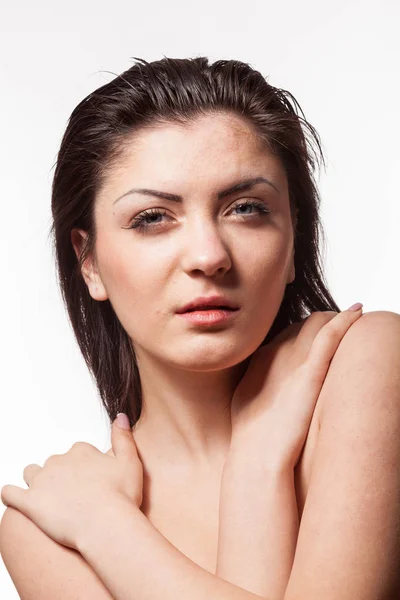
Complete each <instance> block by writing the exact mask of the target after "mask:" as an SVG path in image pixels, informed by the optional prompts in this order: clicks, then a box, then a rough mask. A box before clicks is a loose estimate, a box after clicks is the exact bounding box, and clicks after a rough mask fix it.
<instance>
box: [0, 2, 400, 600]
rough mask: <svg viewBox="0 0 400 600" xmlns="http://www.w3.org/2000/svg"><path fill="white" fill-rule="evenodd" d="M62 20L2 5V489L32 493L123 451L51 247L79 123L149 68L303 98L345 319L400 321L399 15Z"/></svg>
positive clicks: (362, 8) (76, 9)
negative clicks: (55, 460)
mask: <svg viewBox="0 0 400 600" xmlns="http://www.w3.org/2000/svg"><path fill="white" fill-rule="evenodd" d="M57 4H58V3H57V2H49V1H48V2H43V1H42V2H40V1H37V2H28V1H27V0H26V1H25V2H21V1H20V2H13V0H5V1H4V0H3V2H2V4H1V5H0V52H1V53H0V77H1V84H0V85H1V88H0V128H1V129H0V131H1V137H0V171H1V179H0V184H1V205H0V206H1V234H0V250H1V252H0V257H1V265H0V267H1V273H0V277H1V279H0V281H1V294H0V308H1V310H0V314H1V320H2V328H1V333H2V344H1V350H0V352H1V362H0V364H1V389H0V402H1V421H0V487H1V486H3V485H5V484H6V483H12V484H14V485H19V486H21V487H24V488H25V487H26V485H25V483H24V481H23V479H22V472H23V469H24V467H25V466H26V465H27V464H29V463H32V462H36V463H38V464H41V465H42V464H43V462H44V461H45V460H46V458H47V457H48V456H49V455H50V454H60V453H64V452H66V451H67V450H68V449H69V448H70V446H71V445H72V444H73V443H74V442H75V441H77V440H83V441H87V442H89V443H92V444H94V445H95V446H97V447H98V448H99V449H100V450H102V451H105V450H106V449H108V448H109V446H110V444H109V424H108V420H107V416H106V414H105V411H103V409H102V408H101V405H100V399H99V398H98V396H97V392H96V390H95V387H94V384H93V383H92V381H91V379H90V376H89V373H88V371H87V369H86V366H85V364H84V361H83V358H82V357H81V355H80V352H79V349H78V346H77V344H76V342H75V339H74V337H73V334H72V329H71V328H70V326H69V323H68V320H67V316H66V312H65V310H64V307H63V305H62V302H61V297H60V294H59V291H58V287H57V285H56V277H55V270H54V266H53V263H52V256H51V248H50V241H49V239H48V237H47V234H48V230H49V227H50V224H51V220H50V185H51V179H52V175H53V168H52V167H53V164H54V161H55V158H56V153H57V151H58V148H59V144H60V141H61V137H62V134H63V132H64V129H65V127H66V123H67V119H68V117H69V115H70V113H71V112H72V110H73V108H74V107H75V106H76V104H78V102H79V101H80V100H81V99H83V98H84V97H85V96H86V95H87V94H89V93H90V92H91V91H93V90H94V89H95V88H97V87H99V86H101V85H103V84H104V83H106V82H108V81H110V80H111V79H112V78H113V77H114V76H115V75H117V74H118V73H121V72H122V71H124V70H126V69H128V68H129V67H130V66H132V64H133V62H132V61H131V60H130V58H131V57H133V56H138V57H142V58H145V59H146V60H148V61H151V60H159V59H161V58H162V57H163V55H166V56H170V57H174V58H183V57H194V56H200V55H201V56H208V57H209V59H210V60H211V61H214V60H217V59H238V60H241V61H244V62H248V63H250V64H251V65H252V66H253V67H254V68H256V69H257V70H259V71H261V72H262V73H263V74H264V76H266V77H267V78H268V81H269V83H271V84H272V85H275V86H277V87H281V88H284V89H287V90H289V91H291V92H292V93H293V94H294V96H295V97H296V99H297V100H298V101H299V103H300V105H301V107H302V108H303V110H304V112H305V116H306V118H307V119H308V120H309V121H310V122H311V123H312V124H313V125H314V126H315V127H316V129H317V131H318V132H319V133H320V135H321V138H322V142H323V147H324V150H325V154H326V158H327V169H326V172H321V174H320V178H319V182H320V189H321V193H322V218H323V224H324V227H325V231H326V236H327V246H326V252H325V264H326V273H327V280H328V284H329V287H330V289H331V291H332V293H333V296H334V298H335V299H336V301H337V302H338V304H339V306H340V307H341V309H345V308H347V307H348V306H350V305H351V304H353V303H354V302H357V301H361V302H363V303H364V310H365V311H373V310H391V311H395V312H400V284H399V267H398V262H399V257H400V242H399V238H400V202H399V183H398V174H399V172H400V149H399V138H400V116H399V107H400V99H399V92H400V84H399V78H400V77H399V62H400V41H399V40H400V36H399V34H398V32H399V25H400V23H399V21H400V4H399V3H398V2H396V1H395V0H392V1H391V0H379V1H378V0H375V1H373V2H371V1H366V0H362V1H361V0H360V1H349V0H346V1H344V0H335V2H326V1H325V2H322V1H321V0H319V1H317V0H302V2H296V1H295V0H292V1H288V2H268V1H267V0H264V1H259V2H254V1H252V0H248V1H247V2H245V3H243V2H240V3H237V4H236V3H235V2H234V1H231V2H226V1H220V2H215V1H213V2H210V1H209V0H202V2H196V3H193V4H191V3H190V2H183V1H182V2H177V1H175V2H171V1H168V2H163V3H161V2H160V1H159V2H156V3H154V2H147V3H137V4H135V3H134V2H132V1H130V2H128V1H126V2H124V1H122V0H114V1H113V2H110V3H105V4H104V5H101V4H100V3H99V2H98V1H96V2H95V1H94V0H90V1H86V2H85V1H80V2H76V0H70V1H69V2H64V3H63V4H59V5H57ZM105 6H106V7H107V8H105ZM106 71H109V72H110V73H107V72H106ZM4 510H5V507H4V506H3V505H2V504H1V505H0V515H1V514H2V512H3V511H4ZM0 582H1V585H0V596H1V598H2V600H16V599H18V595H17V592H16V591H15V588H14V586H13V584H12V581H11V579H10V577H9V575H8V573H7V571H6V569H5V567H4V565H3V563H2V561H0Z"/></svg>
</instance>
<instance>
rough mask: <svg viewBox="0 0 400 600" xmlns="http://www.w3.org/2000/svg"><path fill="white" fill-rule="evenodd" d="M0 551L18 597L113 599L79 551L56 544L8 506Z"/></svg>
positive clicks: (36, 599)
mask: <svg viewBox="0 0 400 600" xmlns="http://www.w3.org/2000/svg"><path fill="white" fill-rule="evenodd" d="M0 553H1V557H2V559H3V562H4V564H5V566H6V569H7V571H8V573H9V575H10V577H11V579H12V581H13V583H14V586H15V588H16V590H17V592H18V594H19V596H20V597H21V598H29V600H54V598H57V599H58V600H63V599H65V600H87V599H88V598H96V600H113V599H112V596H111V595H110V593H109V591H108V590H107V589H106V588H105V587H104V585H103V583H102V582H101V580H100V579H99V578H98V577H97V574H96V573H95V572H94V571H93V570H92V568H91V567H90V566H89V565H88V563H87V562H86V561H85V560H84V558H83V557H82V556H81V554H79V552H77V551H75V550H73V549H72V548H67V547H66V546H63V545H61V544H58V543H57V542H55V541H54V540H53V539H52V538H50V537H48V536H47V535H46V534H45V533H44V532H43V531H42V530H41V529H40V528H39V527H37V525H36V524H35V523H34V522H33V521H31V520H30V519H29V518H28V517H26V516H25V515H24V514H23V513H21V512H20V511H18V510H16V509H14V508H12V507H10V506H9V507H7V508H6V510H5V511H4V513H3V517H2V520H1V523H0Z"/></svg>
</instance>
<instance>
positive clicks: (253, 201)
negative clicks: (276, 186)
mask: <svg viewBox="0 0 400 600" xmlns="http://www.w3.org/2000/svg"><path fill="white" fill-rule="evenodd" d="M254 206H255V207H256V208H257V210H258V212H256V213H254V212H248V211H247V212H241V213H238V214H237V216H238V217H244V218H245V219H246V218H248V217H253V216H258V217H260V216H262V215H263V214H267V215H269V214H270V212H271V210H270V208H269V207H268V206H267V205H266V204H265V202H261V200H257V198H247V199H246V200H240V202H239V204H236V206H234V207H233V209H232V210H236V209H237V208H243V207H244V208H245V209H246V210H247V209H248V208H251V207H254Z"/></svg>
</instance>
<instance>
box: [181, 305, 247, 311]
mask: <svg viewBox="0 0 400 600" xmlns="http://www.w3.org/2000/svg"><path fill="white" fill-rule="evenodd" d="M200 310H229V311H235V310H239V309H238V308H231V307H230V306H196V307H195V308H190V309H188V310H185V312H197V311H200Z"/></svg>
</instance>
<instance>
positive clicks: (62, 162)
mask: <svg viewBox="0 0 400 600" xmlns="http://www.w3.org/2000/svg"><path fill="white" fill-rule="evenodd" d="M134 59H135V60H136V61H137V62H136V64H134V65H133V66H132V67H131V68H130V69H128V70H127V71H125V72H124V73H122V74H121V75H119V76H117V77H116V78H115V79H113V80H112V81H110V82H109V83H107V84H106V85H103V86H101V87H99V88H98V89H96V90H95V91H94V92H92V93H91V94H89V95H88V96H87V97H86V98H84V99H83V100H82V101H81V102H80V103H79V104H78V106H77V107H76V108H75V109H74V111H73V112H72V114H71V116H70V118H69V121H68V125H67V128H66V130H65V133H64V136H63V138H62V142H61V146H60V149H59V152H58V155H57V160H56V163H55V173H54V178H53V184H52V197H51V208H52V216H53V223H52V226H51V230H50V235H52V236H53V252H54V258H55V262H56V268H57V273H58V278H59V284H60V288H61V293H62V297H63V300H64V302H65V304H66V307H67V310H68V315H69V318H70V320H71V323H72V327H73V330H74V333H75V336H76V339H77V342H78V344H79V347H80V349H81V352H82V354H83V357H84V359H85V361H86V364H87V366H88V368H89V371H90V373H91V375H92V376H93V377H94V380H95V383H96V385H97V388H98V390H99V393H100V397H101V400H102V402H103V405H104V407H105V409H106V411H107V413H108V415H109V417H110V420H111V421H113V420H114V418H115V417H116V414H117V412H125V413H126V414H127V415H128V417H129V419H130V422H131V426H133V425H134V424H135V423H136V422H137V420H138V419H139V417H140V413H141V408H142V395H141V385H140V376H139V371H138V368H137V363H136V359H135V353H134V350H133V347H132V343H131V340H130V338H129V336H128V334H127V333H126V331H125V330H124V329H123V327H122V326H121V323H120V321H119V319H118V317H117V315H116V314H115V312H114V310H113V307H112V305H111V303H110V301H109V300H105V301H102V302H99V301H96V300H93V299H92V297H91V296H90V294H89V291H88V288H87V285H86V283H85V281H84V279H83V277H82V274H81V267H82V265H83V263H84V261H85V259H86V258H87V257H88V256H89V255H91V256H93V257H94V260H95V261H96V254H95V242H96V226H95V220H94V203H95V198H96V194H97V192H98V191H99V189H100V188H101V186H102V184H103V182H104V181H105V179H106V177H107V174H108V173H109V172H110V170H111V169H112V168H113V166H114V165H116V164H118V160H119V158H120V157H121V156H122V154H123V152H124V149H125V148H126V145H127V144H128V143H129V142H131V141H132V139H133V136H134V134H135V132H138V131H139V130H144V129H146V128H148V129H151V128H152V127H154V126H155V125H158V124H166V123H179V124H183V125H185V124H189V123H191V122H192V121H193V120H195V119H196V118H197V117H198V116H201V115H208V114H225V113H234V114H236V115H237V116H239V117H240V118H242V119H243V120H244V121H246V123H247V124H248V125H249V127H251V129H252V130H253V131H254V132H255V134H256V135H257V136H258V137H259V139H260V141H261V142H262V144H265V147H267V148H268V149H269V150H270V151H272V152H273V153H274V154H275V155H276V156H277V157H279V159H280V160H281V162H282V164H283V166H284V169H285V171H286V175H287V179H288V188H289V198H290V206H291V210H292V211H295V210H296V211H297V219H296V229H295V242H294V248H295V270H296V278H295V280H294V282H293V283H292V284H288V285H287V287H286V291H285V295H284V298H283V301H282V303H281V306H280V308H279V311H278V313H277V315H276V318H275V320H274V322H273V324H272V327H271V329H270V331H269V332H268V335H267V336H266V338H265V339H264V341H263V344H264V343H267V342H268V341H270V340H271V339H272V338H273V337H274V336H275V335H276V334H278V333H279V332H280V331H281V330H282V329H284V328H285V327H286V326H287V325H289V324H290V323H294V322H297V321H300V320H301V319H303V318H304V317H305V316H307V315H308V314H310V313H311V312H314V311H320V310H334V311H339V308H338V306H337V305H336V304H335V302H334V300H333V298H332V296H331V294H330V293H329V291H328V289H327V287H326V284H325V282H324V277H323V273H322V268H321V255H320V240H321V237H322V236H323V231H322V227H321V223H320V219H319V204H320V198H319V194H318V190H317V186H316V183H315V180H314V170H315V167H316V166H317V165H318V166H320V165H321V163H322V164H323V165H324V166H325V162H324V156H323V152H322V148H321V144H320V140H319V136H318V134H317V132H316V131H315V129H314V128H313V127H312V126H311V125H310V124H309V123H308V122H307V121H306V120H305V117H304V113H303V111H302V109H301V107H300V105H299V104H298V102H297V100H296V99H295V98H294V96H293V95H292V94H291V93H290V92H288V91H286V90H283V89H279V88H276V87H273V86H272V85H270V84H269V83H267V80H266V79H265V78H264V77H263V76H262V74H261V73H259V72H258V71H256V70H254V69H253V68H252V67H251V66H250V65H249V64H246V63H243V62H240V61H238V60H218V61H216V62H214V63H213V64H209V62H208V59H207V58H206V57H197V58H185V59H175V58H167V57H164V58H163V59H162V60H159V61H154V62H150V63H149V62H147V61H145V60H143V59H140V58H136V57H134ZM299 111H300V112H301V115H302V116H300V114H299ZM293 214H294V212H292V215H293ZM73 228H80V229H83V230H85V231H86V232H87V234H88V235H87V238H86V241H85V242H86V243H85V246H84V247H83V250H82V253H81V255H80V259H79V261H78V259H77V257H76V254H75V250H74V248H73V246H72V242H71V230H72V229H73Z"/></svg>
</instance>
